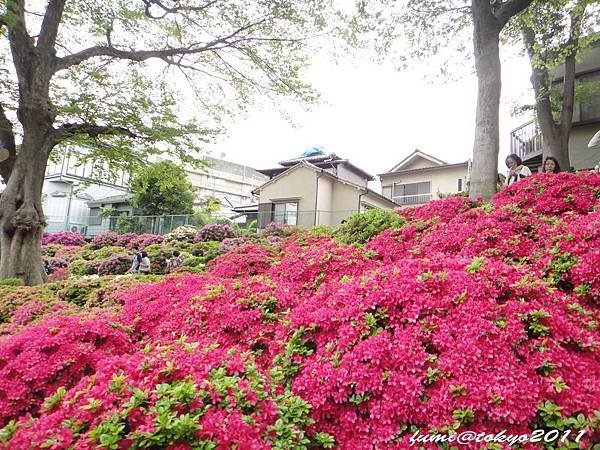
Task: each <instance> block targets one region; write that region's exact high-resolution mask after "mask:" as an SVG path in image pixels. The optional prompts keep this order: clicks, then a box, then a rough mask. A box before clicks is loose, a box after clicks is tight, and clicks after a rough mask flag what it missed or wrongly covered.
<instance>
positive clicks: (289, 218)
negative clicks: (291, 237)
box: [273, 202, 298, 225]
mask: <svg viewBox="0 0 600 450" xmlns="http://www.w3.org/2000/svg"><path fill="white" fill-rule="evenodd" d="M273 222H277V223H282V224H285V225H297V222H298V203H291V202H290V203H275V204H274V205H273Z"/></svg>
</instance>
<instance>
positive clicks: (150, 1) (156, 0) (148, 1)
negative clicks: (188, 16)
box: [142, 0, 219, 19]
mask: <svg viewBox="0 0 600 450" xmlns="http://www.w3.org/2000/svg"><path fill="white" fill-rule="evenodd" d="M218 1H219V0H210V1H208V2H207V3H205V4H204V5H202V6H172V7H169V6H166V5H165V4H164V3H163V2H162V1H161V0H142V2H143V3H144V13H145V14H146V16H147V17H149V18H150V19H164V18H165V17H166V16H167V15H168V14H174V13H179V12H182V11H189V12H201V11H204V10H206V9H208V8H210V7H211V6H212V5H214V4H215V3H217V2H218ZM152 6H157V7H159V8H160V9H162V10H163V11H164V14H162V15H161V16H154V15H152V12H151V11H150V10H151V9H152Z"/></svg>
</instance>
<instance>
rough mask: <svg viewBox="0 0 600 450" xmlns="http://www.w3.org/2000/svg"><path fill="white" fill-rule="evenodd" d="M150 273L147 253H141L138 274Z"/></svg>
mask: <svg viewBox="0 0 600 450" xmlns="http://www.w3.org/2000/svg"><path fill="white" fill-rule="evenodd" d="M150 271H151V265H150V258H148V253H146V252H142V260H141V261H140V265H139V266H138V272H139V273H143V274H149V273H150Z"/></svg>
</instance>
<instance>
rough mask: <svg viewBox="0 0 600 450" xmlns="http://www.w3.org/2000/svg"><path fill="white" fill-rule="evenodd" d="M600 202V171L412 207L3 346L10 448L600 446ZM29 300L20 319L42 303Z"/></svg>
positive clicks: (286, 244)
mask: <svg viewBox="0 0 600 450" xmlns="http://www.w3.org/2000/svg"><path fill="white" fill-rule="evenodd" d="M563 184H566V185H568V186H569V187H570V190H569V191H566V190H564V189H563V187H562V186H563ZM570 194H572V195H573V198H571V197H569V195H570ZM599 197H600V174H595V175H594V174H590V173H583V174H578V175H574V174H560V176H553V177H551V176H546V175H536V176H532V177H528V178H527V179H526V180H524V181H522V182H521V183H517V184H515V185H514V186H511V187H510V188H508V189H507V190H505V191H502V192H500V193H499V194H497V195H496V196H495V197H494V198H493V199H492V201H491V203H490V204H483V203H477V202H470V201H469V200H468V199H465V198H461V197H450V198H447V199H444V200H439V201H434V202H430V203H428V204H426V205H424V206H420V207H416V208H409V209H403V210H401V211H399V215H400V216H401V218H402V219H403V221H404V222H405V223H403V224H402V225H401V226H400V227H399V228H394V229H391V228H390V229H386V230H384V231H382V232H381V233H380V234H379V235H376V236H373V237H372V238H371V239H369V240H368V242H367V244H365V245H356V246H349V245H341V244H339V243H337V242H335V241H334V240H333V239H332V238H331V237H329V236H327V235H319V234H316V233H309V232H301V231H299V230H296V231H295V232H294V233H292V234H291V235H290V236H280V238H279V239H277V241H276V242H274V245H267V244H265V243H264V242H263V243H262V245H259V244H258V243H244V244H243V245H241V246H237V245H236V246H235V248H233V249H232V250H230V251H229V252H228V253H226V254H224V255H221V256H218V257H217V258H215V259H213V260H212V261H210V262H209V263H208V264H207V273H205V274H198V275H192V274H182V275H175V276H169V277H166V278H164V279H162V281H159V282H150V283H147V284H144V285H141V286H140V285H136V286H134V287H133V288H131V289H122V290H120V291H118V292H115V293H113V294H112V298H113V302H112V303H111V304H112V305H113V306H112V309H110V310H105V311H103V310H102V309H100V310H92V309H88V308H86V307H83V308H82V310H81V312H80V313H79V315H70V316H66V315H65V316H60V315H59V316H50V317H48V318H45V319H44V320H43V321H42V322H40V323H36V324H34V325H30V326H29V327H25V328H24V329H22V330H21V331H19V332H16V333H12V334H11V335H9V336H8V337H7V338H6V339H5V340H4V341H3V342H1V343H0V417H1V419H2V425H3V426H4V429H3V430H2V431H1V432H0V436H2V439H3V440H4V442H6V445H7V446H8V447H9V448H42V447H50V448H65V449H66V448H81V449H87V448H89V449H91V448H97V447H99V446H101V447H104V448H140V447H145V446H153V447H155V448H168V449H191V448H223V449H226V448H227V449H228V448H246V449H265V448H280V449H283V448H286V449H287V448H340V449H352V450H354V449H358V450H361V449H373V448H390V449H406V448H411V446H410V441H409V438H410V437H411V436H412V435H413V434H414V433H416V432H420V433H424V434H426V433H428V432H433V431H438V432H443V433H448V432H453V431H459V432H460V431H473V432H475V433H480V432H485V433H498V432H501V431H503V430H506V432H507V434H530V433H531V431H532V430H534V429H545V430H553V429H556V430H560V436H562V435H563V434H564V432H566V431H569V430H570V431H571V432H572V435H573V436H575V435H578V434H579V433H580V432H581V431H583V437H582V439H581V441H580V442H579V443H573V442H571V447H569V448H591V447H592V445H593V443H595V442H598V441H599V440H600V419H599V418H600V383H598V379H600V358H599V353H598V352H599V351H600V348H599V343H600V332H599V331H598V330H599V325H600V308H599V300H600V295H599V294H600V284H599V281H600V280H599V278H598V270H597V268H598V264H599V263H600V261H599V260H598V251H597V250H598V246H599V243H600V235H599V231H598V230H600V215H599V212H600V208H599V207H600V200H599ZM232 247H233V245H232ZM11 289H13V290H18V291H19V292H21V291H23V290H24V289H27V288H22V287H20V288H16V287H12V288H11ZM19 308H22V309H19V310H18V311H17V310H15V309H14V308H13V309H11V310H10V311H9V312H10V313H11V314H14V315H15V316H18V317H17V322H19V321H21V323H27V321H28V320H29V319H28V318H29V317H31V316H35V315H39V314H40V313H39V311H41V309H40V308H41V305H40V303H39V302H37V303H35V299H33V300H32V301H31V306H27V307H26V306H22V307H21V306H19ZM27 308H29V309H27ZM480 447H481V443H477V442H472V443H470V444H468V445H465V446H464V448H465V449H471V448H473V449H475V448H477V449H479V448H480ZM557 447H559V443H558V442H554V443H536V444H533V443H531V444H525V445H523V448H557ZM412 448H417V447H412ZM424 448H438V447H437V445H436V444H424ZM494 448H507V447H506V446H504V447H503V446H500V447H494Z"/></svg>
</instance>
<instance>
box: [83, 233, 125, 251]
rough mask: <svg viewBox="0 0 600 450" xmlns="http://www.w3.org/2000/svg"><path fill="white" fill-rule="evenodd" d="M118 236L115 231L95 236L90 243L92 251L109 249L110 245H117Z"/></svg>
mask: <svg viewBox="0 0 600 450" xmlns="http://www.w3.org/2000/svg"><path fill="white" fill-rule="evenodd" d="M119 238H120V235H119V234H118V233H117V232H116V231H105V232H104V233H100V234H97V235H96V236H94V238H93V239H92V242H90V247H91V248H92V249H96V250H97V249H100V248H103V247H109V246H111V245H117V241H118V240H119Z"/></svg>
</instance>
